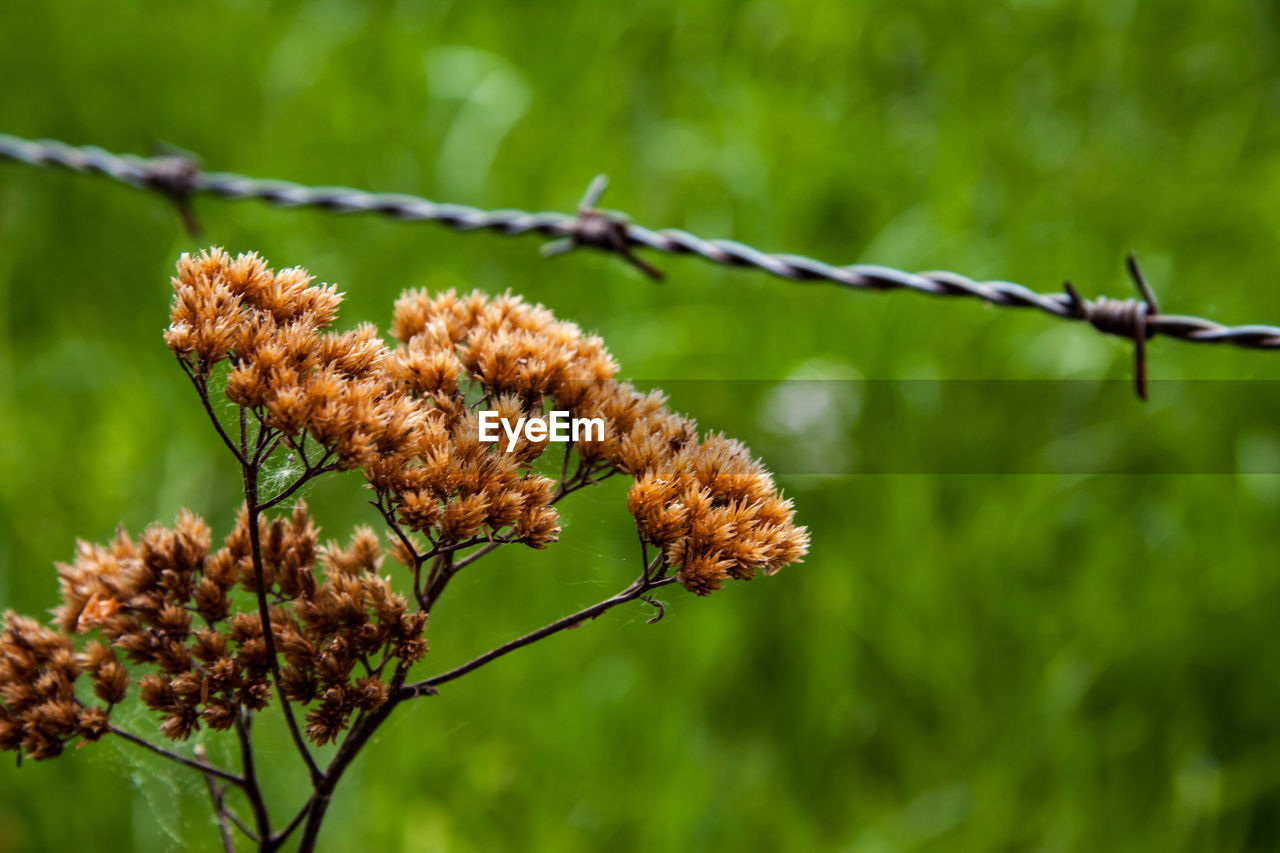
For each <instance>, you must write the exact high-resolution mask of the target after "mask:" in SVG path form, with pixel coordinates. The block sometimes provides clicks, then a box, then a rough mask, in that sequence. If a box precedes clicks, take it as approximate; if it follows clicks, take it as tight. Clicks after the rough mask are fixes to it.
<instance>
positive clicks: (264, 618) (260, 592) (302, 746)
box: [240, 406, 322, 787]
mask: <svg viewBox="0 0 1280 853" xmlns="http://www.w3.org/2000/svg"><path fill="white" fill-rule="evenodd" d="M240 450H241V458H244V459H248V458H249V428H248V422H247V419H246V417H245V410H244V407H243V406H242V407H241V408H240ZM242 470H243V472H244V501H245V509H246V512H247V514H248V519H247V524H248V528H249V549H250V551H251V552H252V555H253V576H254V581H255V584H254V585H255V586H256V587H257V590H256V592H257V598H258V618H259V619H260V620H261V622H262V639H263V642H264V643H265V645H266V647H267V661H268V662H269V664H270V666H271V678H272V681H273V682H274V683H275V687H276V694H277V695H278V696H279V697H280V707H281V708H282V709H283V710H284V718H285V722H287V723H288V725H289V736H290V737H291V738H293V743H294V746H296V747H297V748H298V754H299V755H301V756H302V759H303V761H305V762H306V765H307V771H308V772H309V773H310V774H311V784H312V786H313V787H314V786H316V785H318V784H320V780H321V777H322V774H321V773H320V768H319V767H317V766H316V762H315V759H314V758H312V757H311V751H310V750H308V749H307V744H306V741H304V740H303V739H302V731H301V730H300V729H299V728H298V721H297V720H296V719H295V718H294V716H293V705H292V704H291V703H290V702H289V700H288V698H286V697H285V695H284V689H283V687H282V681H281V678H280V662H279V661H278V660H277V659H276V642H275V636H274V632H273V631H272V630H271V611H270V608H269V606H268V604H267V578H266V569H265V567H264V566H263V561H262V541H261V535H260V534H259V531H258V518H259V517H260V515H261V512H262V507H261V506H260V505H259V504H258V468H257V466H256V465H251V464H250V465H245V466H243V469H242Z"/></svg>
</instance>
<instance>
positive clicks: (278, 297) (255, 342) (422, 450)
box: [167, 249, 808, 594]
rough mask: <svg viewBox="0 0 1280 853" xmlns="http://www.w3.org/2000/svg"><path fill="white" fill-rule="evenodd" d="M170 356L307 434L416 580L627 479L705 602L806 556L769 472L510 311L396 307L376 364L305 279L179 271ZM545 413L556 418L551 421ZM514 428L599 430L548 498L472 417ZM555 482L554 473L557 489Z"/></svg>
mask: <svg viewBox="0 0 1280 853" xmlns="http://www.w3.org/2000/svg"><path fill="white" fill-rule="evenodd" d="M178 272H179V275H178V277H177V278H176V279H175V280H174V288H175V291H176V293H177V298H176V300H175V303H174V309H173V322H172V325H171V326H170V329H169V332H168V334H167V340H168V342H169V346H170V348H172V349H173V350H174V351H175V352H176V353H177V354H178V355H179V356H180V357H182V358H186V359H191V360H192V363H191V364H192V367H193V369H194V370H195V371H196V373H197V374H200V373H202V372H203V373H207V371H208V369H209V367H210V366H211V365H212V364H214V363H216V362H218V361H220V360H222V359H229V360H230V362H231V365H232V367H231V371H230V375H229V377H228V380H227V395H228V396H229V397H230V398H231V400H232V402H234V403H237V404H239V405H242V406H245V407H248V408H250V409H252V410H254V411H257V412H261V413H262V418H263V422H264V423H265V424H266V425H267V426H268V427H271V428H274V429H276V430H279V431H280V432H281V433H282V434H283V437H284V441H285V442H286V443H287V444H288V445H289V446H293V447H301V446H302V443H303V441H304V438H305V435H307V434H309V435H311V436H312V437H313V438H314V440H315V441H316V442H317V443H318V444H319V445H320V446H321V447H322V448H324V449H325V451H326V456H325V459H326V460H328V459H330V458H335V457H336V459H337V460H338V462H339V464H340V466H341V467H354V466H357V465H358V466H361V467H363V468H364V471H365V475H366V477H367V478H368V480H369V482H370V484H371V485H372V486H373V488H374V489H375V491H376V492H377V494H378V496H379V500H380V501H381V502H382V505H383V506H384V508H385V509H386V510H387V511H388V512H389V513H394V516H395V517H396V518H397V519H398V520H399V522H400V524H402V525H403V526H404V527H405V528H407V530H408V531H413V532H416V533H419V534H422V535H423V536H425V537H426V539H427V540H428V542H429V545H421V544H420V543H414V542H413V541H411V540H410V539H409V538H408V537H407V536H406V537H403V539H402V540H401V542H400V545H401V548H399V549H398V553H399V555H400V557H401V558H402V559H403V560H404V561H405V562H408V563H410V564H411V565H412V564H413V563H414V562H420V561H421V558H422V557H424V556H435V555H437V554H440V553H447V552H451V551H453V550H456V549H457V548H458V546H460V545H462V544H463V543H467V544H476V543H477V542H479V541H484V542H522V543H524V544H527V545H530V546H533V547H544V546H545V545H546V544H547V543H549V542H551V541H554V540H555V538H556V536H557V535H558V533H559V523H558V515H557V513H556V511H555V509H554V508H553V506H552V504H553V503H554V502H555V501H556V500H557V499H558V498H559V497H560V496H561V494H562V493H565V492H567V491H570V490H572V489H575V488H577V487H580V486H581V485H584V484H587V483H592V482H597V481H599V480H600V479H602V478H603V477H606V476H609V475H611V474H614V473H626V474H630V475H631V476H633V477H635V478H636V481H637V482H636V485H635V487H634V488H633V490H632V493H631V496H630V499H629V501H628V506H629V508H630V510H631V512H632V514H633V515H634V516H635V517H636V521H637V524H638V526H639V529H640V532H641V535H642V536H643V537H644V538H645V539H646V541H647V542H648V543H650V544H653V545H656V546H657V547H659V548H661V549H663V553H664V554H665V556H666V565H667V567H668V568H670V569H673V570H676V571H677V572H678V575H677V576H678V577H679V579H680V581H681V583H683V584H684V585H685V586H686V587H687V588H688V589H690V590H692V591H694V592H698V593H700V594H705V593H708V592H711V591H713V590H715V589H718V588H719V586H720V584H721V582H722V581H723V580H724V579H726V578H742V579H746V578H750V577H752V575H753V574H754V573H755V572H756V571H757V570H763V571H765V572H766V573H770V572H773V571H776V570H777V569H778V568H779V567H781V566H783V565H786V564H788V563H792V562H795V561H797V560H798V559H800V558H801V557H802V556H803V554H804V553H805V550H806V548H807V544H808V538H807V533H806V531H805V530H804V528H800V527H796V526H795V525H794V524H793V523H792V516H793V510H792V507H791V503H790V502H789V501H787V500H785V499H783V498H781V497H780V496H779V495H778V493H777V490H776V488H775V486H774V484H773V482H772V479H771V478H770V476H769V474H768V472H767V471H765V470H764V468H763V466H761V465H760V464H759V463H758V462H756V461H755V460H753V459H752V458H751V456H750V454H749V453H748V452H747V451H746V450H745V448H743V447H742V446H741V445H739V444H737V443H736V442H732V441H729V440H727V439H725V438H723V437H721V436H710V437H708V438H706V439H705V440H701V441H700V440H699V438H698V432H697V428H696V425H695V424H694V422H693V421H691V420H689V419H687V418H684V417H681V416H679V415H676V414H674V413H672V412H671V411H669V410H668V409H667V408H666V406H665V405H664V401H663V398H662V396H661V395H659V394H643V393H641V392H639V391H637V390H636V389H635V388H634V387H632V386H631V385H630V384H629V383H625V382H618V381H616V380H615V379H614V377H615V375H616V373H617V370H618V367H617V364H616V363H615V362H614V361H613V359H612V357H611V356H610V355H609V353H608V351H607V350H606V349H605V347H604V343H603V341H601V340H600V338H598V337H595V336H590V335H585V334H583V333H582V331H581V330H580V329H579V328H578V327H577V326H575V325H574V324H572V323H566V322H562V321H559V320H557V319H556V318H555V317H554V315H552V314H551V312H550V311H548V310H547V309H545V308H543V307H542V306H540V305H539V306H535V305H529V304H527V303H525V302H524V301H523V300H521V299H520V298H519V297H516V296H511V295H505V296H501V297H497V298H489V297H486V296H485V295H483V294H481V293H478V292H477V293H472V294H470V295H468V296H465V297H459V296H457V295H456V294H455V293H454V292H452V291H449V292H447V293H444V294H441V295H437V296H432V295H431V294H428V293H427V292H425V291H416V292H411V293H408V294H406V295H405V296H404V297H402V298H401V299H400V300H399V302H397V304H396V308H395V318H394V321H393V323H392V334H393V335H394V336H395V338H396V339H397V340H399V341H400V345H399V346H398V347H397V348H396V349H395V350H390V349H388V348H387V347H385V346H384V345H383V344H382V342H381V341H380V340H379V339H378V338H376V337H375V335H374V332H373V330H372V328H371V327H368V326H362V327H360V329H358V330H357V331H355V332H348V333H345V334H335V333H332V332H328V333H326V332H324V331H323V330H324V329H325V328H326V327H327V326H328V325H329V324H330V323H331V322H332V321H333V319H334V317H335V316H336V311H337V305H338V302H339V300H340V296H339V295H338V294H337V293H336V292H335V291H334V289H333V288H332V287H315V286H311V285H310V284H309V283H310V281H311V279H310V277H309V276H308V275H307V274H306V273H305V272H303V271H302V270H297V269H290V270H284V271H282V272H280V273H277V274H273V273H272V271H271V270H269V269H268V268H267V267H266V265H265V264H264V263H263V262H262V261H261V260H260V259H259V258H258V257H257V256H256V255H241V256H240V257H238V258H237V259H235V260H234V261H232V260H230V259H229V258H228V257H227V256H226V254H225V253H223V252H221V251H220V250H216V249H215V250H213V251H211V252H208V253H205V254H202V255H199V256H197V257H195V258H191V257H188V256H184V257H183V259H182V261H180V263H179V265H178ZM548 404H552V405H548ZM481 407H485V408H491V409H493V410H495V411H497V412H498V413H499V416H500V417H502V418H504V419H508V420H511V421H514V420H515V419H517V418H519V417H521V416H541V415H544V414H545V413H546V412H547V411H549V410H550V409H551V408H557V409H561V410H566V411H569V412H571V413H572V414H573V416H575V417H583V418H600V419H602V420H603V421H604V422H605V425H606V427H605V440H604V441H585V440H584V441H580V442H578V443H577V445H576V447H575V450H576V451H577V454H578V463H579V465H578V468H577V470H576V472H575V474H574V476H573V477H572V478H568V477H566V478H565V479H564V480H562V482H561V483H560V485H559V488H558V489H557V487H556V484H555V483H554V482H553V481H552V480H550V479H548V478H546V477H543V476H541V475H539V474H538V473H537V472H536V471H535V470H534V468H533V467H532V465H531V464H530V463H532V462H533V460H535V459H536V458H537V457H538V456H540V455H541V454H542V453H543V452H544V451H545V450H546V449H547V447H548V442H546V441H543V442H530V441H528V440H526V439H523V438H522V439H521V440H520V442H519V443H518V445H517V446H516V448H515V450H514V451H513V452H511V453H507V452H504V451H503V449H502V448H500V447H498V446H497V445H495V444H486V443H482V442H481V441H480V439H479V428H478V418H477V414H476V412H477V409H479V408H481ZM566 473H567V472H566Z"/></svg>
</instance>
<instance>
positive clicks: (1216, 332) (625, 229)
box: [0, 134, 1280, 398]
mask: <svg viewBox="0 0 1280 853" xmlns="http://www.w3.org/2000/svg"><path fill="white" fill-rule="evenodd" d="M0 159H9V160H17V161H20V162H23V163H28V164H31V165H34V166H57V167H60V168H64V169H70V170H72V171H76V172H84V173H97V174H101V175H106V176H107V177H109V178H112V179H114V180H117V181H120V182H122V183H125V184H128V185H130V186H134V187H138V188H141V189H150V190H153V191H156V192H159V193H161V194H162V195H164V196H166V197H167V198H168V199H169V200H170V201H171V202H173V203H174V204H175V205H177V207H178V210H179V213H180V214H181V215H182V216H183V220H184V223H185V224H186V225H187V227H188V228H189V229H190V228H192V227H194V226H195V219H194V217H193V216H191V213H190V208H189V207H188V204H189V200H190V198H191V197H192V196H194V195H198V194H208V195H215V196H220V197H222V198H227V199H242V198H252V199H258V200H259V201H264V202H266V203H267V204H271V205H274V206H277V207H316V208H320V209H322V210H328V211H331V212H334V213H376V214H380V215H383V216H388V217H391V218H393V219H400V220H403V221H408V222H420V221H427V222H438V223H440V224H441V225H444V226H446V227H448V228H452V229H454V230H456V231H481V230H484V231H494V232H497V233H499V234H507V235H515V234H527V233H535V234H541V235H542V236H544V237H550V238H558V239H556V242H553V243H550V244H548V245H547V246H545V247H544V249H543V253H544V254H552V255H554V254H560V253H562V252H565V251H569V250H571V249H576V248H578V247H581V246H588V247H591V248H595V249H599V250H602V251H607V252H613V253H614V254H617V255H620V256H621V257H622V258H623V259H625V260H626V261H627V262H628V263H630V264H632V265H633V266H635V267H636V268H637V269H639V270H640V271H641V272H643V273H644V274H645V275H647V276H649V277H650V278H653V279H655V280H660V279H661V278H662V273H661V272H660V271H659V270H658V269H656V268H655V267H653V266H652V265H651V264H649V263H648V262H647V261H645V260H643V259H642V258H640V257H639V256H637V255H636V254H635V252H634V250H635V249H650V250H653V251H656V252H665V253H667V254H673V255H693V256H696V257H699V258H702V259H703V260H706V261H710V262H711V263H716V264H722V265H725V266H731V267H751V268H754V269H758V270H761V271H763V272H766V273H769V274H770V275H774V276H778V277H779V278H786V279H791V280H793V281H825V282H830V283H832V284H837V285H840V286H842V287H847V288H853V289H863V290H910V291H915V292H916V293H926V294H929V295H931V296H967V297H971V298H974V299H978V300H981V301H983V302H986V303H988V304H991V305H998V306H1001V307H1006V308H1036V309H1038V310H1040V311H1042V312H1044V313H1045V314H1049V315H1051V316H1053V317H1057V318H1059V319H1062V320H1084V321H1087V322H1088V323H1090V324H1091V325H1092V326H1093V327H1094V328H1096V329H1098V330H1099V331H1101V332H1104V333H1106V334H1111V335H1119V336H1121V337H1126V338H1130V339H1132V340H1133V341H1134V345H1135V369H1136V375H1135V378H1134V379H1135V383H1136V386H1137V388H1138V391H1139V394H1140V395H1142V396H1144V398H1145V393H1146V344H1147V341H1148V340H1149V339H1150V338H1153V337H1155V336H1156V335H1162V336H1164V337H1167V338H1174V339H1177V340H1182V341H1189V342H1192V343H1204V344H1229V345H1232V346H1237V347H1243V348H1246V349H1280V326H1271V325H1256V324H1255V325H1243V326H1224V325H1222V324H1221V323H1216V322H1214V321H1212V320H1206V319H1204V318H1201V317H1185V316H1181V315H1177V314H1164V313H1161V311H1160V310H1159V307H1158V303H1157V302H1156V299H1155V295H1154V293H1153V292H1152V290H1151V287H1150V286H1149V285H1148V284H1147V282H1146V280H1145V279H1144V278H1143V277H1142V274H1141V271H1140V270H1139V269H1138V267H1137V263H1136V262H1135V261H1133V260H1132V258H1131V259H1130V263H1129V272H1130V275H1131V276H1132V277H1133V278H1134V281H1135V282H1136V283H1137V285H1138V289H1139V291H1140V292H1141V293H1142V296H1143V298H1142V300H1141V301H1139V300H1135V299H1128V300H1115V299H1108V298H1105V297H1099V298H1098V299H1095V300H1086V299H1083V298H1082V297H1081V296H1080V294H1079V293H1078V292H1077V291H1076V290H1075V288H1074V287H1073V286H1070V285H1068V286H1067V288H1066V292H1065V293H1037V292H1036V291H1034V290H1031V289H1030V288H1028V287H1024V286H1023V285H1021V284H1014V283H1013V282H1008V281H975V280H974V279H971V278H968V277H966V276H963V275H960V274H958V273H954V272H924V273H911V272H905V271H903V270H896V269H892V268H890V267H882V266H874V265H870V264H853V265H849V266H836V265H833V264H828V263H824V262H822V261H819V260H815V259H814V258H808V257H805V256H803V255H789V254H771V253H768V252H762V251H760V250H759V249H755V248H752V247H751V246H748V245H746V244H744V243H739V242H736V241H734V240H708V239H704V238H702V237H698V236H695V235H693V234H690V233H689V232H687V231H681V230H679V229H674V228H667V229H662V230H657V231H655V230H652V229H649V228H645V227H643V226H640V225H636V224H634V223H632V222H631V221H630V220H629V219H628V218H627V217H625V216H623V215H621V214H618V213H612V212H608V213H606V212H603V211H600V210H598V209H597V208H596V204H597V203H598V201H599V199H600V194H601V193H603V192H604V188H605V186H606V182H605V180H604V177H603V176H600V177H598V178H596V179H595V180H594V181H593V182H592V183H591V186H590V187H589V188H588V190H587V193H586V195H585V196H584V197H583V200H582V203H581V205H580V207H579V209H578V212H577V213H576V214H575V215H569V214H564V213H529V212H527V211H523V210H481V209H479V208H475V207H469V206H467V205H461V204H444V203H440V202H434V201H431V200H429V199H425V198H419V197H417V196H411V195H400V194H394V193H371V192H365V191H363V190H356V189H349V188H346V187H309V186H303V185H301V184H294V183H290V182H288V181H274V180H265V179H260V178H249V177H245V176H244V175H236V174H232V173H229V172H208V171H204V170H203V169H201V168H200V167H199V165H198V164H197V163H196V162H195V160H194V159H193V158H191V157H181V158H178V160H177V161H175V159H174V158H172V157H169V158H143V157H137V156H134V155H128V154H113V153H111V152H109V151H104V150H103V149H101V148H96V147H93V146H84V147H76V146H72V145H68V144H66V143H64V142H59V141H57V140H48V139H42V140H28V139H21V138H19V137H16V136H9V135H7V134H0ZM165 160H168V161H169V162H167V163H165V162H164V161H165Z"/></svg>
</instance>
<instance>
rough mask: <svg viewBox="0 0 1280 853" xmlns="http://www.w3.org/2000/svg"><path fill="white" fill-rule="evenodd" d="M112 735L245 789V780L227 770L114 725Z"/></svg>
mask: <svg viewBox="0 0 1280 853" xmlns="http://www.w3.org/2000/svg"><path fill="white" fill-rule="evenodd" d="M111 733H112V734H113V735H117V736H119V737H122V738H124V739H125V740H127V741H129V742H130V743H135V744H137V745H138V746H140V747H142V748H143V749H149V750H151V751H152V752H154V753H155V754H156V755H160V756H163V757H165V758H167V759H169V760H170V761H173V762H176V763H178V764H181V765H183V766H184V767H190V768H192V769H193V770H199V771H200V772H201V773H203V774H205V775H206V776H213V777H215V778H217V779H222V780H223V781H226V782H230V783H231V784H232V785H237V786H239V787H241V788H243V787H244V779H242V778H241V777H239V776H237V775H236V774H234V773H228V772H227V771H226V770H223V769H221V768H218V767H214V766H213V765H212V764H208V763H206V762H204V761H197V760H196V759H194V758H187V757H186V756H185V755H179V754H178V753H176V752H171V751H169V750H167V749H165V748H164V747H163V746H156V745H155V744H154V743H152V742H151V741H149V740H144V739H143V738H140V737H138V736H137V735H135V734H133V733H131V732H127V731H125V730H124V729H122V728H118V727H116V726H114V725H113V726H111Z"/></svg>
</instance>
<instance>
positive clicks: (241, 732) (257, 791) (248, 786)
mask: <svg viewBox="0 0 1280 853" xmlns="http://www.w3.org/2000/svg"><path fill="white" fill-rule="evenodd" d="M236 739H237V740H238V741H239V742H240V764H241V768H240V769H241V772H243V773H244V786H243V787H244V793H245V796H246V797H248V799H249V806H250V808H252V809H253V821H254V823H255V824H256V825H257V827H258V832H257V836H258V838H260V839H261V838H270V837H271V817H270V815H269V814H268V813H267V804H266V801H265V800H264V799H263V797H262V788H261V786H259V784H258V771H257V767H256V766H255V764H254V758H253V740H252V736H251V733H250V730H249V719H248V718H246V717H245V716H244V714H239V713H238V714H236Z"/></svg>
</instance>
